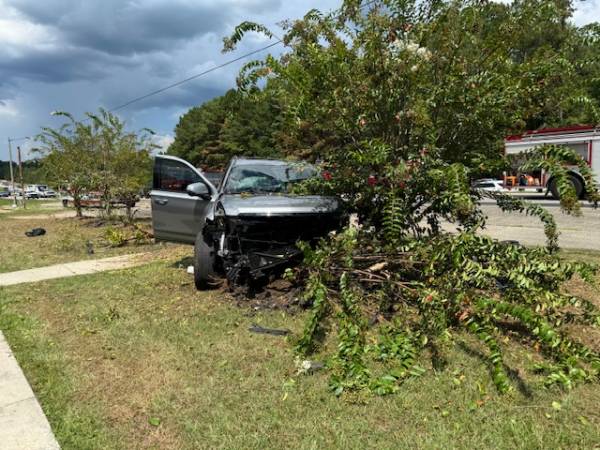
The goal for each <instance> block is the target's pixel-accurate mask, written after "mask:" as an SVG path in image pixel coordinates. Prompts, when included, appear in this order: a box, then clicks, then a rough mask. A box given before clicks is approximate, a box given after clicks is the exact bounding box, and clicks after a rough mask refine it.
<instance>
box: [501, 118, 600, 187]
mask: <svg viewBox="0 0 600 450" xmlns="http://www.w3.org/2000/svg"><path fill="white" fill-rule="evenodd" d="M544 144H553V145H564V146H567V147H570V148H572V149H573V150H575V152H577V154H579V155H580V156H581V157H582V158H583V159H584V160H585V162H587V164H588V165H589V166H590V167H591V169H592V171H593V172H594V173H595V175H596V182H597V183H599V184H600V176H599V174H600V126H591V125H577V126H571V127H564V128H543V129H540V130H533V131H526V132H525V133H523V134H519V135H514V136H509V137H507V138H506V139H505V141H504V151H505V154H506V155H518V154H521V153H524V152H527V151H529V150H532V149H533V148H535V147H537V146H540V145H544ZM569 176H570V178H571V182H572V183H573V186H574V187H575V191H576V192H577V195H578V196H579V197H583V196H584V195H585V183H584V181H583V178H582V177H581V175H580V174H579V172H578V170H577V167H571V166H569ZM524 179H529V180H531V179H533V180H535V181H534V183H532V184H534V186H529V183H526V184H525V185H524V187H526V188H537V189H538V190H539V189H546V190H547V191H549V192H550V193H552V196H553V197H554V198H558V190H557V188H556V183H555V180H554V179H553V177H552V174H551V173H547V172H545V171H540V172H538V173H535V174H516V175H515V176H506V177H505V184H507V185H509V186H510V185H512V186H513V187H517V186H518V187H523V183H522V181H523V180H524ZM536 184H537V186H535V185H536Z"/></svg>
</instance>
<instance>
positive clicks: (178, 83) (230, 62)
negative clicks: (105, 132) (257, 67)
mask: <svg viewBox="0 0 600 450" xmlns="http://www.w3.org/2000/svg"><path fill="white" fill-rule="evenodd" d="M282 42H283V41H282V40H281V39H278V40H277V41H276V42H273V43H272V44H269V45H266V46H264V47H262V48H259V49H257V50H254V51H252V52H250V53H246V54H244V55H242V56H238V57H237V58H234V59H231V60H229V61H226V62H224V63H222V64H219V65H218V66H214V67H211V68H210V69H207V70H205V71H204V72H201V73H197V74H196V75H192V76H191V77H188V78H186V79H184V80H180V81H177V82H176V83H173V84H170V85H168V86H165V87H163V88H160V89H157V90H156V91H152V92H149V93H148V94H144V95H141V96H140V97H136V98H134V99H131V100H129V101H128V102H125V103H123V104H122V105H119V106H116V107H114V108H111V109H109V111H110V112H115V111H118V110H120V109H123V108H126V107H127V106H129V105H131V104H132V103H136V102H139V101H141V100H144V99H146V98H148V97H152V96H154V95H156V94H160V93H161V92H165V91H167V90H169V89H172V88H174V87H177V86H181V85H182V84H184V83H188V82H189V81H192V80H195V79H196V78H200V77H201V76H204V75H206V74H208V73H211V72H214V71H215V70H218V69H222V68H223V67H225V66H228V65H230V64H233V63H235V62H238V61H240V60H242V59H244V58H247V57H249V56H252V55H256V54H257V53H260V52H263V51H265V50H267V49H269V48H271V47H275V46H276V45H279V44H281V43H282Z"/></svg>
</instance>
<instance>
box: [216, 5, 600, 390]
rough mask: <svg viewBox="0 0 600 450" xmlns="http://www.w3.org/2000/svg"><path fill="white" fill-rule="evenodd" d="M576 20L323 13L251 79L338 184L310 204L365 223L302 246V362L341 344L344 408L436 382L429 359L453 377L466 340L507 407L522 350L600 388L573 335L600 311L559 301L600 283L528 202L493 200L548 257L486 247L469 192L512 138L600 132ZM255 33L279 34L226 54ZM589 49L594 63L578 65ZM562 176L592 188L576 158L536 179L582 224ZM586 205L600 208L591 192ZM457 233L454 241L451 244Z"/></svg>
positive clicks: (238, 35) (597, 370)
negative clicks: (481, 351)
mask: <svg viewBox="0 0 600 450" xmlns="http://www.w3.org/2000/svg"><path fill="white" fill-rule="evenodd" d="M570 14H571V5H570V3H569V2H565V1H546V0H544V1H542V0H527V1H515V2H513V3H511V4H510V5H503V4H498V3H495V2H479V1H451V2H449V1H442V0H420V1H412V0H375V1H370V2H362V1H360V0H347V1H345V2H344V4H343V6H342V8H341V10H340V11H338V12H336V13H334V14H329V15H325V14H321V13H320V12H318V11H314V10H313V11H310V12H309V13H308V14H307V15H306V16H305V17H304V18H303V19H302V20H298V21H294V22H289V23H287V24H286V29H285V35H284V37H283V41H284V44H285V45H286V47H287V51H286V52H284V53H283V54H282V56H280V57H277V58H275V57H273V56H268V57H266V58H265V59H264V60H262V61H253V62H251V63H249V64H247V65H246V66H245V67H244V68H243V69H242V72H241V74H240V77H239V80H238V86H239V89H240V91H242V92H249V93H252V92H253V91H254V90H256V89H258V86H259V83H264V80H265V79H266V83H267V87H268V88H270V89H276V90H277V92H278V94H277V95H278V97H279V98H280V101H281V102H282V105H283V106H282V111H283V114H284V115H285V120H286V124H287V130H288V133H289V134H290V136H291V137H292V138H294V139H295V140H296V142H297V143H298V147H299V148H301V151H302V152H303V153H304V154H306V155H308V156H309V157H311V158H312V159H313V160H320V161H322V165H323V170H324V172H323V174H324V176H323V177H322V179H319V180H314V181H312V182H311V183H309V184H307V185H304V186H303V187H302V189H304V190H305V191H309V192H317V193H324V194H333V195H340V196H341V198H343V201H344V205H345V207H346V208H347V211H348V212H349V213H355V214H357V215H358V217H359V219H360V226H359V227H348V228H346V229H344V230H342V231H341V232H338V233H337V234H335V235H334V236H330V237H328V238H327V239H324V240H323V241H322V242H321V243H320V244H319V245H318V246H317V247H316V248H310V247H309V246H304V247H303V248H304V250H305V262H304V265H303V266H302V267H301V268H299V269H298V271H297V272H296V273H295V277H296V280H297V282H298V283H300V284H301V285H303V286H304V295H305V297H306V299H307V300H308V301H310V302H311V303H312V309H311V311H310V313H309V315H308V318H307V320H306V324H305V328H304V331H303V334H302V335H301V336H300V338H299V339H298V341H297V345H296V350H297V352H298V353H299V354H300V355H302V356H306V355H308V354H310V353H311V352H313V351H315V350H317V349H319V348H320V344H321V340H322V339H323V338H324V337H325V336H327V335H333V336H332V338H334V339H336V341H337V347H336V350H335V351H334V352H333V354H332V355H330V356H331V357H330V359H329V362H328V366H329V367H330V369H331V372H332V377H331V388H332V390H333V391H334V392H336V393H337V394H340V393H342V392H344V391H352V390H363V389H367V390H371V391H373V392H376V393H379V394H386V393H391V392H395V391H396V390H398V389H399V387H400V385H401V384H402V382H403V381H404V380H406V379H407V378H408V377H411V376H418V375H421V374H422V373H423V372H424V370H423V369H422V368H421V367H420V366H419V365H418V363H419V361H420V359H419V358H420V355H421V354H429V355H431V358H432V361H433V363H434V364H433V366H434V367H441V366H443V365H444V362H445V355H446V354H447V352H446V351H445V350H446V349H448V345H450V344H451V343H452V341H453V339H454V336H455V335H456V333H457V331H459V330H462V331H464V332H466V333H469V334H471V335H472V336H474V338H476V339H478V340H479V341H480V342H481V345H482V346H483V347H484V348H486V349H487V354H486V359H487V363H488V365H489V368H490V372H491V374H492V378H493V381H494V383H495V385H496V387H497V389H498V390H499V391H500V392H505V391H507V390H509V389H510V388H511V383H510V381H509V378H508V377H507V373H506V369H505V365H504V362H503V347H504V345H505V344H504V342H505V340H506V339H510V338H513V337H514V336H515V335H518V336H519V337H520V338H522V340H523V342H526V343H528V344H529V345H531V347H532V349H533V347H535V348H536V349H537V348H540V349H541V350H542V352H541V354H542V355H543V357H544V359H545V360H544V361H545V362H544V363H543V364H540V365H539V366H538V367H537V369H538V370H539V371H540V372H543V373H545V374H546V375H547V378H546V381H547V383H548V384H560V385H561V386H565V387H570V386H572V385H573V384H574V383H575V382H577V381H592V380H597V379H598V377H599V374H600V358H599V356H598V353H597V350H595V349H591V348H588V347H587V346H586V345H584V344H583V343H582V342H579V341H577V340H576V339H574V338H571V337H570V336H569V334H568V333H567V332H566V331H565V329H564V328H563V327H562V326H561V324H564V323H566V322H569V321H576V322H581V323H585V324H590V325H594V326H598V325H599V324H600V322H599V314H598V311H597V309H596V307H594V305H593V304H592V303H590V302H588V301H586V300H584V299H581V298H578V297H576V296H573V295H569V294H567V293H565V291H564V290H563V289H561V287H562V286H563V284H564V283H565V282H566V281H568V280H570V279H571V278H573V277H574V276H579V277H582V278H583V279H584V280H588V281H591V280H592V275H593V273H594V268H593V267H590V266H588V265H586V264H583V263H569V262H565V261H564V260H562V259H561V258H560V257H559V255H558V254H557V249H558V246H557V244H558V231H557V229H556V224H555V222H554V219H553V217H552V215H551V214H549V213H548V212H547V211H545V210H544V209H543V208H541V207H539V206H535V205H531V204H527V203H525V202H523V201H521V200H518V199H515V198H510V197H506V196H502V195H497V194H493V195H492V194H491V195H492V196H493V198H494V199H495V200H497V202H498V204H499V206H500V207H501V208H502V209H504V210H509V211H517V212H522V213H524V214H528V215H532V216H536V217H537V218H539V219H541V220H542V221H543V222H544V225H545V232H546V236H547V240H548V245H547V246H546V247H543V248H524V247H521V246H519V245H517V244H514V243H502V242H497V241H494V240H493V239H490V238H488V237H485V236H482V235H480V234H479V233H478V231H479V230H481V229H482V228H483V227H484V226H485V219H486V218H485V216H484V215H483V213H482V212H481V210H480V208H479V206H478V200H480V197H481V196H482V195H483V194H482V193H479V192H477V191H474V190H472V189H471V188H470V183H469V180H470V179H471V178H472V177H473V176H476V175H477V174H478V173H480V172H481V171H485V170H487V167H489V166H490V165H493V164H496V163H497V161H498V156H497V155H498V154H499V153H500V152H499V150H500V148H501V143H502V138H503V136H504V135H505V134H506V133H508V132H509V131H510V132H515V131H519V130H521V129H523V128H524V127H526V126H530V125H531V124H536V125H540V124H553V123H560V120H563V121H568V120H580V119H582V118H583V119H585V120H586V121H587V120H597V117H596V108H597V99H596V98H595V97H594V96H593V95H592V94H593V93H594V91H593V89H592V86H590V85H589V83H587V84H586V82H585V80H583V79H582V77H583V76H584V74H585V72H586V71H594V70H595V69H594V64H595V60H594V59H595V58H597V52H596V54H594V52H592V51H590V49H589V48H588V47H589V46H590V45H595V44H593V43H592V41H593V39H589V40H588V41H585V40H582V39H578V36H582V35H585V34H589V33H590V31H589V30H585V31H582V30H581V29H577V28H576V27H574V25H572V24H571V23H570V22H569V21H568V18H569V16H570ZM249 31H253V32H256V31H258V32H263V33H266V34H267V35H271V33H270V31H269V30H268V29H266V28H265V27H263V26H260V25H257V24H254V23H243V24H241V25H240V26H238V27H237V28H236V30H235V32H234V33H233V35H232V36H231V37H229V38H227V39H226V40H225V49H226V50H229V49H232V48H234V47H235V45H236V43H237V42H238V41H239V40H240V39H242V38H243V36H244V34H245V33H247V32H249ZM591 33H592V34H593V32H591ZM574 46H579V47H580V50H579V51H578V53H577V54H578V55H581V57H582V58H588V59H587V60H584V59H581V60H578V61H574V60H573V55H572V54H571V49H572V48H573V47H574ZM594 73H597V72H594ZM261 80H263V81H261ZM567 82H568V83H570V89H567V88H566V86H565V83H567ZM549 105H552V106H549ZM581 105H584V106H585V107H581ZM574 115H576V116H577V119H572V117H574ZM564 161H569V162H571V163H575V164H577V165H579V166H580V167H581V169H582V170H583V171H584V175H585V177H586V178H587V179H588V180H591V173H590V171H589V168H587V166H586V165H585V164H584V163H583V161H581V160H580V159H579V158H578V157H577V155H575V154H574V153H573V152H572V151H570V150H568V149H565V148H561V147H545V148H543V149H539V150H537V151H536V152H535V153H532V154H531V155H530V158H529V161H528V163H527V164H528V165H529V166H530V167H541V166H543V167H545V168H546V169H549V170H552V171H553V173H555V174H556V175H557V176H558V178H559V190H560V191H561V193H563V194H564V195H563V208H564V209H565V211H567V212H569V211H571V212H574V213H576V212H577V211H576V207H577V205H578V202H576V201H574V197H573V195H574V194H573V189H572V186H571V185H570V184H569V182H568V180H567V178H566V173H565V171H564V169H562V163H563V162H564ZM587 193H588V198H589V199H590V201H592V202H594V203H596V202H597V200H598V193H597V191H596V188H595V186H594V185H593V183H588V185H587ZM444 223H450V224H451V225H452V226H453V227H454V228H455V230H456V231H455V232H454V233H452V234H449V233H446V232H444V229H443V227H442V225H443V224H444ZM567 307H568V308H567ZM567 310H568V313H567V312H566V311H567ZM507 324H510V325H512V326H511V329H512V332H508V331H507Z"/></svg>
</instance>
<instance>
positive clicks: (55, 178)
mask: <svg viewBox="0 0 600 450" xmlns="http://www.w3.org/2000/svg"><path fill="white" fill-rule="evenodd" d="M55 115H61V116H64V117H66V118H67V119H69V122H68V123H65V124H63V125H62V126H60V127H59V128H57V129H53V128H49V127H46V128H42V132H41V133H40V134H39V135H38V136H37V138H36V140H37V141H38V143H39V144H40V146H39V147H37V148H36V151H37V152H39V153H40V154H41V159H42V168H43V171H44V173H45V174H46V179H47V180H48V181H49V182H50V183H51V184H53V185H55V186H58V187H59V188H60V189H64V190H66V191H67V192H68V193H69V195H71V197H72V198H73V204H74V206H75V210H76V212H77V217H82V215H83V214H82V207H81V200H82V197H83V196H84V195H85V194H86V193H88V192H89V191H90V190H92V189H93V188H94V185H95V183H96V176H97V170H96V166H97V161H96V153H95V141H94V139H93V135H92V133H91V129H90V127H89V126H87V125H85V124H83V123H81V122H77V121H76V120H75V119H74V118H73V116H72V115H71V114H69V113H65V112H56V113H55Z"/></svg>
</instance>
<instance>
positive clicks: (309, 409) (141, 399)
mask: <svg viewBox="0 0 600 450" xmlns="http://www.w3.org/2000/svg"><path fill="white" fill-rule="evenodd" d="M181 256H182V255H179V257H181ZM176 259H177V258H174V257H171V259H170V260H163V261H158V262H154V263H151V264H148V265H146V266H142V267H138V268H134V269H128V270H123V271H119V272H112V273H103V274H97V275H90V276H84V277H74V278H68V279H62V280H54V281H48V282H44V283H39V284H36V285H30V286H27V287H25V288H24V287H18V286H15V287H11V288H6V289H1V290H0V329H2V330H3V331H4V333H5V335H6V337H7V339H8V341H9V342H10V344H11V346H12V348H13V350H14V351H15V353H16V357H17V359H18V360H19V362H20V364H21V365H22V367H23V369H24V371H25V374H26V375H27V377H28V379H29V381H30V382H31V384H32V386H33V389H34V391H35V392H36V394H37V396H38V398H39V400H40V401H41V404H42V407H43V409H44V411H45V412H46V414H47V415H48V418H49V420H50V423H51V425H52V428H53V430H54V432H55V434H56V436H57V438H58V440H59V442H60V444H61V446H62V447H63V448H64V449H77V450H79V449H121V448H122V449H133V448H157V449H198V448H211V449H212V448H228V449H238V448H240V449H241V448H244V449H248V448H256V449H264V448H282V449H283V448H286V449H287V448H307V449H320V448H356V449H365V448H377V449H398V448H436V449H437V448H444V449H446V448H464V449H473V448H495V449H514V448H524V449H550V448H552V449H554V448H563V449H575V448H578V449H579V448H581V449H583V448H585V449H591V448H600V408H599V407H598V405H599V404H600V386H598V385H581V386H578V387H576V388H575V389H573V390H572V391H570V392H563V391H560V390H558V389H544V388H541V387H540V383H541V379H539V378H537V377H535V376H533V375H531V374H530V372H529V371H528V370H527V368H528V367H529V366H530V365H531V361H529V360H528V358H527V357H526V356H524V352H523V347H521V345H520V344H518V343H513V342H505V343H504V345H505V346H506V348H508V349H509V351H507V352H506V353H507V358H506V359H507V361H506V362H507V364H508V365H509V366H510V367H511V368H512V369H514V375H515V380H514V381H513V384H514V386H515V389H514V391H513V392H511V393H509V394H507V395H504V396H500V395H498V394H497V393H496V391H495V389H494V387H493V385H492V383H491V382H490V377H489V374H488V371H487V369H486V367H485V366H484V365H483V364H482V361H481V359H480V355H481V353H480V352H481V349H480V347H478V345H477V344H476V343H475V342H473V341H472V340H470V339H468V338H463V337H461V336H457V343H458V344H459V345H457V347H456V349H455V350H452V353H451V355H450V356H451V358H452V359H451V361H452V362H451V364H450V366H449V367H448V368H447V369H446V370H444V371H441V372H437V373H434V372H428V373H427V374H426V375H425V376H423V377H421V378H419V379H414V380H410V381H408V382H407V383H406V384H405V385H404V387H403V389H402V390H401V391H400V393H399V394H397V395H394V396H390V397H351V398H348V397H342V398H336V397H335V396H333V395H332V394H330V393H329V392H328V390H327V382H328V375H327V373H325V372H317V373H316V374H314V375H312V376H300V377H296V376H295V374H294V371H295V369H294V363H293V357H292V355H291V352H290V344H289V343H288V342H286V340H285V339H284V338H281V337H275V336H269V335H257V334H252V333H249V332H248V326H250V325H251V324H252V323H259V324H261V325H263V326H272V327H284V328H290V329H291V330H292V331H294V332H296V333H297V332H299V331H300V329H301V326H302V320H303V317H304V316H303V314H300V315H297V316H289V315H286V314H285V313H283V312H281V311H266V312H265V311H263V312H255V311H252V310H250V309H243V308H238V307H235V306H233V305H232V303H231V302H229V301H227V297H226V294H223V293H220V292H218V291H213V292H196V291H195V290H194V287H193V285H192V284H191V278H190V276H189V275H187V274H186V273H185V271H184V270H181V269H178V268H176V264H174V261H175V260H176ZM574 288H575V289H579V290H580V291H583V292H584V293H586V294H588V295H591V296H593V297H594V298H595V299H596V300H598V298H599V297H600V295H599V294H598V292H597V291H596V290H594V289H590V288H586V287H582V286H580V285H575V286H574ZM586 289H587V291H586ZM598 332H599V330H597V329H595V330H591V331H588V332H587V334H589V335H591V336H595V338H598ZM421 364H423V365H424V366H430V364H428V362H427V360H424V361H422V362H421ZM291 379H295V382H290V380H291ZM553 402H556V403H554V407H553V406H552V405H553Z"/></svg>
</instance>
